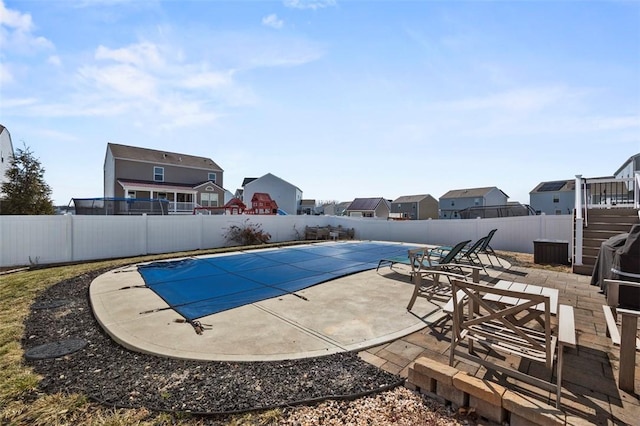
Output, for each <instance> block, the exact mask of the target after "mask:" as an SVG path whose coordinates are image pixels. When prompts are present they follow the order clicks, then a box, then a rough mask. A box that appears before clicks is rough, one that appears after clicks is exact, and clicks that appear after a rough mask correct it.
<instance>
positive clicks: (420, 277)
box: [407, 240, 482, 310]
mask: <svg viewBox="0 0 640 426" xmlns="http://www.w3.org/2000/svg"><path fill="white" fill-rule="evenodd" d="M470 242H471V240H467V241H461V242H459V243H458V244H456V245H455V246H453V247H452V248H451V250H449V251H448V252H447V253H446V254H445V255H444V257H442V258H438V260H435V259H433V258H432V257H431V256H430V255H429V254H430V251H431V250H430V249H414V250H409V258H411V259H412V262H411V280H412V282H413V285H414V288H413V294H412V295H411V299H410V300H409V304H408V305H407V310H411V309H412V308H413V304H414V303H415V301H416V299H417V298H418V297H424V298H426V299H432V298H442V299H444V300H446V299H449V298H450V297H451V280H452V279H461V280H466V279H469V278H471V279H472V280H473V282H479V280H480V272H479V271H480V270H481V269H482V268H480V267H477V266H474V265H470V264H465V263H459V259H460V257H461V256H462V250H463V248H464V247H465V246H466V245H467V244H469V243H470ZM441 277H444V278H446V279H447V281H446V282H441V281H440V278H441Z"/></svg>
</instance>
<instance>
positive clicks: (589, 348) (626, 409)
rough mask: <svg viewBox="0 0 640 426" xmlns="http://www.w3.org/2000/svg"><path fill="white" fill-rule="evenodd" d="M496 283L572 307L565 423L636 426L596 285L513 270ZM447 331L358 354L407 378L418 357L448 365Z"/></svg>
mask: <svg viewBox="0 0 640 426" xmlns="http://www.w3.org/2000/svg"><path fill="white" fill-rule="evenodd" d="M387 276H388V277H389V278H390V279H403V280H406V276H402V274H398V273H395V272H391V273H389V274H388V275H387ZM484 278H485V279H486V278H488V277H486V276H485V277H484ZM497 279H505V280H512V281H518V282H523V283H528V284H536V285H541V286H546V287H552V288H557V289H558V290H559V291H560V296H559V303H563V304H567V305H571V306H573V307H574V312H575V322H576V333H577V343H578V345H577V347H576V348H575V349H566V350H565V358H564V371H563V396H562V409H563V410H564V411H565V412H566V414H567V424H575V425H581V424H598V425H619V424H629V425H634V424H636V425H637V424H640V401H639V399H638V394H637V393H636V394H629V393H627V392H624V391H621V390H619V389H618V371H619V356H620V352H619V348H618V347H617V346H614V345H613V344H612V343H611V339H610V338H609V337H607V335H606V325H605V319H604V314H603V311H602V305H603V304H604V303H605V296H604V295H603V294H602V293H600V289H599V288H598V287H595V286H592V285H590V280H591V277H589V276H584V275H577V274H571V273H562V272H555V271H550V270H544V269H532V268H521V267H512V268H511V269H509V270H505V271H503V272H502V273H501V274H500V275H499V276H498V278H494V279H493V280H494V281H496V280H497ZM407 302H408V301H407ZM450 327H451V320H450V318H447V317H445V318H443V319H442V320H440V321H438V322H436V323H433V324H428V325H427V326H426V327H425V328H424V329H422V330H420V331H418V332H415V333H413V334H410V335H408V336H405V337H404V338H402V339H399V340H395V341H393V342H390V343H386V344H382V345H379V346H376V347H373V348H370V349H368V350H366V351H363V352H361V353H360V356H361V357H362V358H363V359H365V360H366V361H368V362H370V363H372V364H374V365H377V366H379V367H381V368H382V369H384V370H386V371H389V372H392V373H394V374H399V375H400V376H402V377H404V378H406V377H407V376H408V371H409V366H410V365H411V364H412V363H413V362H414V361H415V360H416V359H417V358H419V357H423V356H426V357H428V358H431V359H433V360H436V361H439V362H442V363H443V364H447V365H448V363H449V346H450V338H451V334H450V331H451V330H450ZM638 359H640V357H636V372H635V388H636V392H640V368H639V367H640V366H638ZM502 361H503V362H506V363H510V364H512V365H513V366H515V367H517V368H518V369H520V370H521V371H528V372H529V373H530V374H535V375H540V377H545V375H547V376H548V375H550V374H552V373H551V372H549V371H544V370H546V368H545V367H544V366H539V365H537V364H536V363H531V362H528V361H526V360H524V361H523V360H521V359H520V358H518V357H509V356H506V357H504V359H503V360H502ZM455 367H457V368H458V369H460V370H463V371H467V372H469V373H471V374H473V375H475V376H476V377H481V378H487V379H491V380H495V381H496V382H499V383H501V384H502V385H504V386H505V387H507V388H510V389H513V390H515V391H517V392H520V393H523V394H526V395H530V396H535V397H536V398H539V399H540V400H541V401H543V402H546V403H548V404H550V405H554V404H555V395H551V394H550V393H549V392H545V391H543V390H540V389H537V388H535V387H533V386H530V385H527V384H523V383H518V382H517V381H515V380H513V379H511V378H509V379H505V378H504V377H501V376H499V375H496V374H493V373H492V372H489V371H487V370H486V369H484V368H480V367H479V366H477V365H474V364H472V363H467V362H466V361H461V360H458V359H456V363H455ZM537 369H539V371H537Z"/></svg>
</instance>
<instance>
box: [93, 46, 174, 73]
mask: <svg viewBox="0 0 640 426" xmlns="http://www.w3.org/2000/svg"><path fill="white" fill-rule="evenodd" d="M95 58H96V59H97V60H112V61H116V62H120V63H123V64H131V65H136V66H139V67H147V66H153V67H158V66H163V65H164V61H163V59H162V57H161V55H160V52H159V49H158V46H156V45H155V44H153V43H148V42H143V43H138V44H134V45H131V46H128V47H123V48H120V49H109V48H107V47H104V46H98V49H96V53H95Z"/></svg>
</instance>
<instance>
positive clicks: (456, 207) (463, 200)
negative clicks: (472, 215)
mask: <svg viewBox="0 0 640 426" xmlns="http://www.w3.org/2000/svg"><path fill="white" fill-rule="evenodd" d="M508 198H509V196H508V195H507V194H505V193H504V192H502V191H501V190H500V189H498V188H497V187H495V186H490V187H485V188H468V189H454V190H451V191H449V192H447V193H446V194H444V195H443V196H441V197H440V199H439V202H438V204H439V205H440V219H460V214H459V212H460V211H461V210H464V209H467V208H473V207H488V206H505V205H507V199H508Z"/></svg>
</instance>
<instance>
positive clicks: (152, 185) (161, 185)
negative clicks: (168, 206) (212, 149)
mask: <svg viewBox="0 0 640 426" xmlns="http://www.w3.org/2000/svg"><path fill="white" fill-rule="evenodd" d="M118 183H119V184H120V186H122V187H123V188H124V187H132V186H135V187H138V188H149V189H156V190H163V191H184V190H185V189H192V190H196V189H197V188H198V187H200V186H203V185H206V184H209V185H213V186H215V187H216V188H220V189H222V188H221V187H220V186H219V185H216V184H215V183H214V182H211V181H209V180H207V181H204V182H199V183H196V184H190V183H176V182H155V181H150V180H140V179H118Z"/></svg>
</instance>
